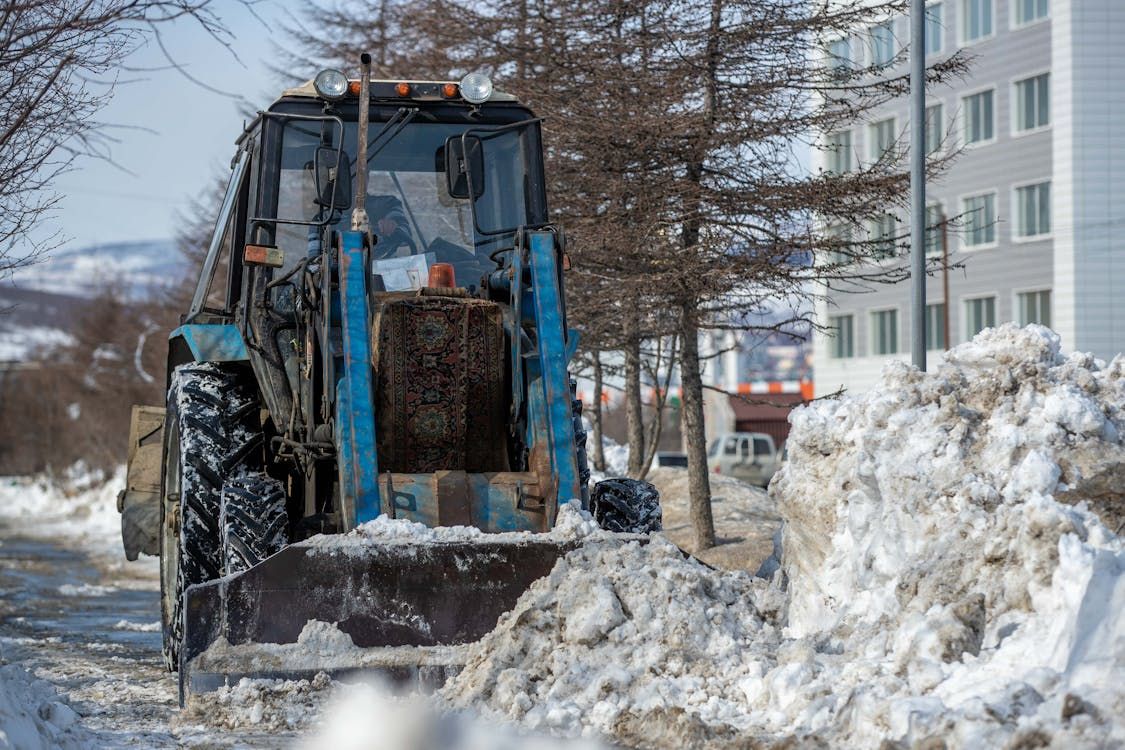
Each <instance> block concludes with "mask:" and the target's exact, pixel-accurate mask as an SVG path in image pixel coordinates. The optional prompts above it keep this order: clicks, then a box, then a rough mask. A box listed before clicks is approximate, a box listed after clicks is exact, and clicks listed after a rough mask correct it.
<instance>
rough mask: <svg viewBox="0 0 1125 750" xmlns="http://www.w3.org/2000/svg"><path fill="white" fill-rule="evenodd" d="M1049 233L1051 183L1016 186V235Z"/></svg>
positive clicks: (1030, 235)
mask: <svg viewBox="0 0 1125 750" xmlns="http://www.w3.org/2000/svg"><path fill="white" fill-rule="evenodd" d="M1050 233H1051V183H1049V182H1041V183H1039V184H1038V185H1024V186H1023V187H1018V188H1016V236H1017V237H1038V236H1040V235H1044V234H1050Z"/></svg>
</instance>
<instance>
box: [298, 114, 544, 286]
mask: <svg viewBox="0 0 1125 750" xmlns="http://www.w3.org/2000/svg"><path fill="white" fill-rule="evenodd" d="M382 129H383V123H379V122H374V123H372V124H371V129H370V131H369V136H368V137H369V139H370V138H375V136H376V134H378V133H379V132H380V130H382ZM467 130H472V132H473V133H475V134H480V133H482V132H487V129H485V130H482V129H481V128H480V126H474V125H469V124H452V123H440V122H425V121H413V122H410V123H408V124H406V125H405V126H404V127H402V128H401V130H397V132H396V131H395V130H394V129H391V130H390V131H389V132H386V133H384V134H383V137H382V138H379V139H378V142H377V145H376V146H375V148H373V149H372V151H374V152H375V153H374V156H373V157H372V158H371V159H370V161H369V163H368V179H367V196H366V202H365V204H366V208H367V214H368V218H369V220H370V222H371V230H372V232H373V233H374V235H375V237H376V244H375V246H374V248H373V249H372V260H373V263H374V264H375V265H376V269H375V270H376V272H379V268H383V269H387V271H388V274H389V273H390V272H391V270H392V269H393V270H394V271H395V273H394V275H387V274H384V276H385V278H387V279H392V278H393V279H402V278H404V277H403V276H402V275H401V273H400V272H410V269H414V271H413V273H414V275H413V276H411V278H417V277H418V275H419V273H420V272H419V271H418V269H421V272H424V269H425V266H427V265H429V264H432V263H434V262H443V263H451V264H453V265H454V268H455V271H456V274H457V281H458V284H460V285H469V284H476V283H478V282H479V280H480V277H481V276H482V275H483V274H485V273H488V272H489V271H491V270H493V269H495V267H496V264H495V263H494V262H493V261H492V260H490V258H489V255H490V254H491V253H493V252H495V251H496V250H498V249H501V248H504V247H508V246H510V245H511V242H512V236H513V234H514V231H515V230H516V229H517V228H518V227H520V226H525V225H532V224H541V223H543V222H544V221H545V216H543V214H545V211H544V209H543V208H542V207H543V205H544V201H543V199H542V188H541V187H537V186H541V177H540V174H541V173H540V171H539V169H538V161H537V159H538V153H539V151H538V141H537V140H536V141H535V142H532V141H531V138H532V137H535V138H537V137H538V134H537V132H536V133H535V134H534V135H532V134H531V132H530V128H526V127H525V128H510V129H507V130H505V131H504V132H503V133H502V134H501V136H499V137H492V138H491V140H487V141H486V143H487V146H486V147H485V149H484V164H483V166H484V174H483V181H484V182H485V185H484V190H483V191H481V190H480V189H479V188H478V190H477V200H476V206H475V208H476V211H477V220H476V221H475V222H474V219H473V206H471V205H470V199H469V198H455V197H453V196H452V195H450V191H449V183H448V181H447V177H446V157H445V150H446V142H447V141H448V140H449V139H450V138H456V137H459V136H460V135H461V134H463V133H464V132H466V131H467ZM339 138H340V129H339V127H338V126H337V127H333V128H327V127H325V126H324V123H323V122H322V121H315V120H301V119H294V120H287V121H285V122H284V125H283V131H282V140H281V149H282V155H281V161H280V171H279V174H278V193H277V209H276V217H277V219H279V220H280V221H279V222H278V225H277V234H276V243H277V245H278V247H279V248H280V249H281V250H282V251H283V252H284V254H285V265H286V266H287V267H291V266H292V265H293V264H294V263H296V262H297V261H298V260H299V259H300V258H302V257H305V256H306V255H308V254H309V253H311V252H319V246H317V247H316V248H315V249H314V248H313V246H312V244H311V243H317V242H318V241H319V239H318V238H319V232H317V231H316V229H315V227H310V226H308V225H307V224H306V223H307V222H316V223H320V222H321V221H323V220H324V219H325V218H326V216H325V214H326V213H327V211H328V207H327V206H328V204H330V203H332V200H331V196H329V197H328V198H325V197H323V196H319V197H318V185H317V180H316V169H317V167H316V166H315V165H316V163H317V150H318V148H319V149H321V156H323V154H324V153H325V152H326V151H328V150H329V147H330V149H331V150H335V149H337V148H338V147H339V145H340V141H339V140H338V139H339ZM388 139H389V140H388ZM356 140H357V139H356V123H354V122H350V123H345V124H344V126H343V141H342V142H343V152H344V160H343V163H342V164H341V169H340V170H339V172H340V173H341V175H340V176H341V178H342V179H341V183H344V184H342V185H341V187H340V188H338V192H337V195H336V204H337V207H336V210H334V211H332V212H331V216H330V217H328V219H329V224H331V225H332V226H333V227H335V228H337V229H341V230H343V229H347V228H349V227H350V221H351V209H350V205H351V200H350V198H347V197H345V198H344V203H343V205H347V206H348V207H347V208H343V207H342V205H341V202H340V199H341V196H342V195H343V194H346V195H347V196H350V194H351V190H352V189H354V185H355V169H356V164H355V150H356ZM483 140H485V139H484V138H482V141H483ZM369 153H370V152H369ZM333 158H335V157H333ZM345 168H346V169H347V170H348V172H349V174H348V176H347V177H344V176H343V174H342V173H343V171H344V169H345ZM320 187H321V188H323V186H320ZM286 222H300V223H286ZM423 278H424V277H423ZM399 283H401V282H399Z"/></svg>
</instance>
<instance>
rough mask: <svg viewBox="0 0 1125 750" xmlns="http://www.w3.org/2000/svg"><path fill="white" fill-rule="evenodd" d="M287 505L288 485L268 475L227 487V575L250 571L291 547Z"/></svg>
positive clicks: (223, 516)
mask: <svg viewBox="0 0 1125 750" xmlns="http://www.w3.org/2000/svg"><path fill="white" fill-rule="evenodd" d="M285 501H286V492H285V485H283V484H282V483H281V482H280V481H278V480H276V479H274V478H273V477H271V476H268V475H266V474H261V473H253V474H244V475H243V476H241V477H237V478H235V479H230V480H228V481H227V482H226V484H224V485H223V497H222V508H221V510H220V513H219V525H220V526H221V527H222V530H223V549H222V559H223V575H226V576H229V575H230V574H232V573H241V572H242V571H244V570H249V569H250V568H252V567H254V566H255V565H257V564H258V563H260V562H261V561H262V560H265V559H266V558H267V557H269V556H270V555H272V554H274V553H275V552H280V551H281V550H282V549H283V548H284V547H286V546H287V545H288V544H289V513H288V512H287V511H286V509H285Z"/></svg>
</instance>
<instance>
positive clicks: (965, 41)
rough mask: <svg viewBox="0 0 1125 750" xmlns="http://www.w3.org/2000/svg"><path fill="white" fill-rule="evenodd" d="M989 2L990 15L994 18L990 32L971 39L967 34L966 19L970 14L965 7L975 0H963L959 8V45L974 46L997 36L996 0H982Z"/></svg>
mask: <svg viewBox="0 0 1125 750" xmlns="http://www.w3.org/2000/svg"><path fill="white" fill-rule="evenodd" d="M982 1H983V2H986V3H988V4H989V6H990V8H989V10H990V16H991V18H992V25H991V29H990V30H989V32H988V33H987V34H985V35H983V36H978V37H976V38H975V39H969V38H968V34H967V24H966V21H967V20H968V18H969V14H968V13H966V12H965V7H966V5H968V3H970V2H973V0H961V2H960V3H958V8H957V42H958V46H959V47H972V46H973V45H976V44H980V43H982V42H987V41H988V40H989V39H994V38H995V37H996V25H997V24H996V0H982Z"/></svg>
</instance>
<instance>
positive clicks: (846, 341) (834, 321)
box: [828, 315, 855, 359]
mask: <svg viewBox="0 0 1125 750" xmlns="http://www.w3.org/2000/svg"><path fill="white" fill-rule="evenodd" d="M828 325H829V327H830V328H832V330H833V333H832V334H831V335H832V356H833V357H834V358H835V359H848V358H850V357H854V356H855V316H854V315H833V316H831V317H829V318H828Z"/></svg>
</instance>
